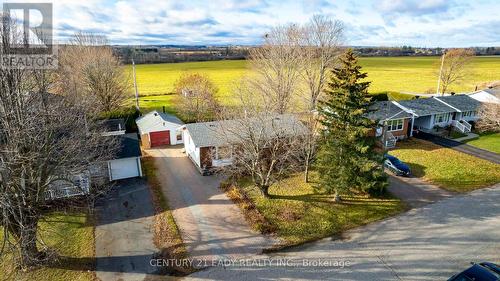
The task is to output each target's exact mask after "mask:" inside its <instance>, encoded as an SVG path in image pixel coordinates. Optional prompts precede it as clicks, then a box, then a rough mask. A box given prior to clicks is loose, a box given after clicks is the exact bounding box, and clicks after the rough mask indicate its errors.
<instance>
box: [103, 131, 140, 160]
mask: <svg viewBox="0 0 500 281" xmlns="http://www.w3.org/2000/svg"><path fill="white" fill-rule="evenodd" d="M110 138H118V141H119V143H120V148H119V149H118V151H117V152H116V159H121V158H129V157H139V156H141V147H140V145H139V139H138V138H137V134H136V133H130V134H123V135H116V136H110Z"/></svg>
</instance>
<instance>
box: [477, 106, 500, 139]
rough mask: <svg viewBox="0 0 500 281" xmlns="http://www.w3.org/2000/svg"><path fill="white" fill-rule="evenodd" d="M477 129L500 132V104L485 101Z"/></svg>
mask: <svg viewBox="0 0 500 281" xmlns="http://www.w3.org/2000/svg"><path fill="white" fill-rule="evenodd" d="M478 113H479V120H478V121H477V122H476V126H475V129H476V130H477V131H478V132H480V133H483V132H500V104H498V103H483V104H482V105H481V107H480V109H479V112H478Z"/></svg>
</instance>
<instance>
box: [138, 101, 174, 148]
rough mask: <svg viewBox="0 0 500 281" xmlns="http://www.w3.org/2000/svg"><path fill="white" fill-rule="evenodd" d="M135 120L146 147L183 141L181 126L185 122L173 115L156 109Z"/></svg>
mask: <svg viewBox="0 0 500 281" xmlns="http://www.w3.org/2000/svg"><path fill="white" fill-rule="evenodd" d="M135 122H136V123H137V128H138V129H139V135H140V136H141V143H142V146H143V147H144V148H152V147H158V146H165V145H176V144H181V143H183V139H182V132H181V131H180V130H179V128H180V127H181V126H182V125H184V123H182V121H181V120H179V118H177V117H175V116H173V115H170V114H166V113H163V112H158V111H156V110H154V111H151V112H149V113H147V114H146V115H144V116H142V117H140V118H138V119H137V120H136V121H135Z"/></svg>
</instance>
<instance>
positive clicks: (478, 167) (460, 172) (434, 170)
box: [390, 139, 500, 192]
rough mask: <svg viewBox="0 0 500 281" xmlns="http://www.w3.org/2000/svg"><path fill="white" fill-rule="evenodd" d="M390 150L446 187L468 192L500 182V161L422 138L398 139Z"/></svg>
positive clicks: (418, 172) (417, 172) (418, 173)
mask: <svg viewBox="0 0 500 281" xmlns="http://www.w3.org/2000/svg"><path fill="white" fill-rule="evenodd" d="M390 154H392V155H394V156H396V157H398V158H399V159H400V160H401V161H403V162H406V163H407V164H409V165H410V167H411V170H412V173H413V175H414V176H416V177H420V178H422V179H424V180H426V181H429V182H431V183H433V184H436V185H438V186H440V187H442V188H444V189H447V190H451V191H457V192H467V191H471V190H474V189H477V188H481V187H485V186H490V185H493V184H495V183H498V182H500V165H498V164H495V163H492V162H490V161H486V160H483V159H480V158H477V157H474V156H472V155H468V154H464V153H461V152H458V151H455V150H453V149H450V148H444V147H442V146H439V145H436V144H433V143H431V142H427V141H423V140H417V139H412V140H407V141H403V142H399V143H398V146H397V148H396V149H395V150H392V151H391V152H390Z"/></svg>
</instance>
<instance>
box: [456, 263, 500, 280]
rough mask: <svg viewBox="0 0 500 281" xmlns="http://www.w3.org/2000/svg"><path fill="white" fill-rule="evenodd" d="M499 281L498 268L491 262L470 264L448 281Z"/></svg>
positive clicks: (499, 269)
mask: <svg viewBox="0 0 500 281" xmlns="http://www.w3.org/2000/svg"><path fill="white" fill-rule="evenodd" d="M471 280H474V281H500V267H499V266H498V265H496V264H494V263H491V262H482V263H472V266H471V267H469V268H468V269H466V270H464V271H463V272H461V273H458V274H455V275H453V277H451V278H450V279H448V281H471Z"/></svg>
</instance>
